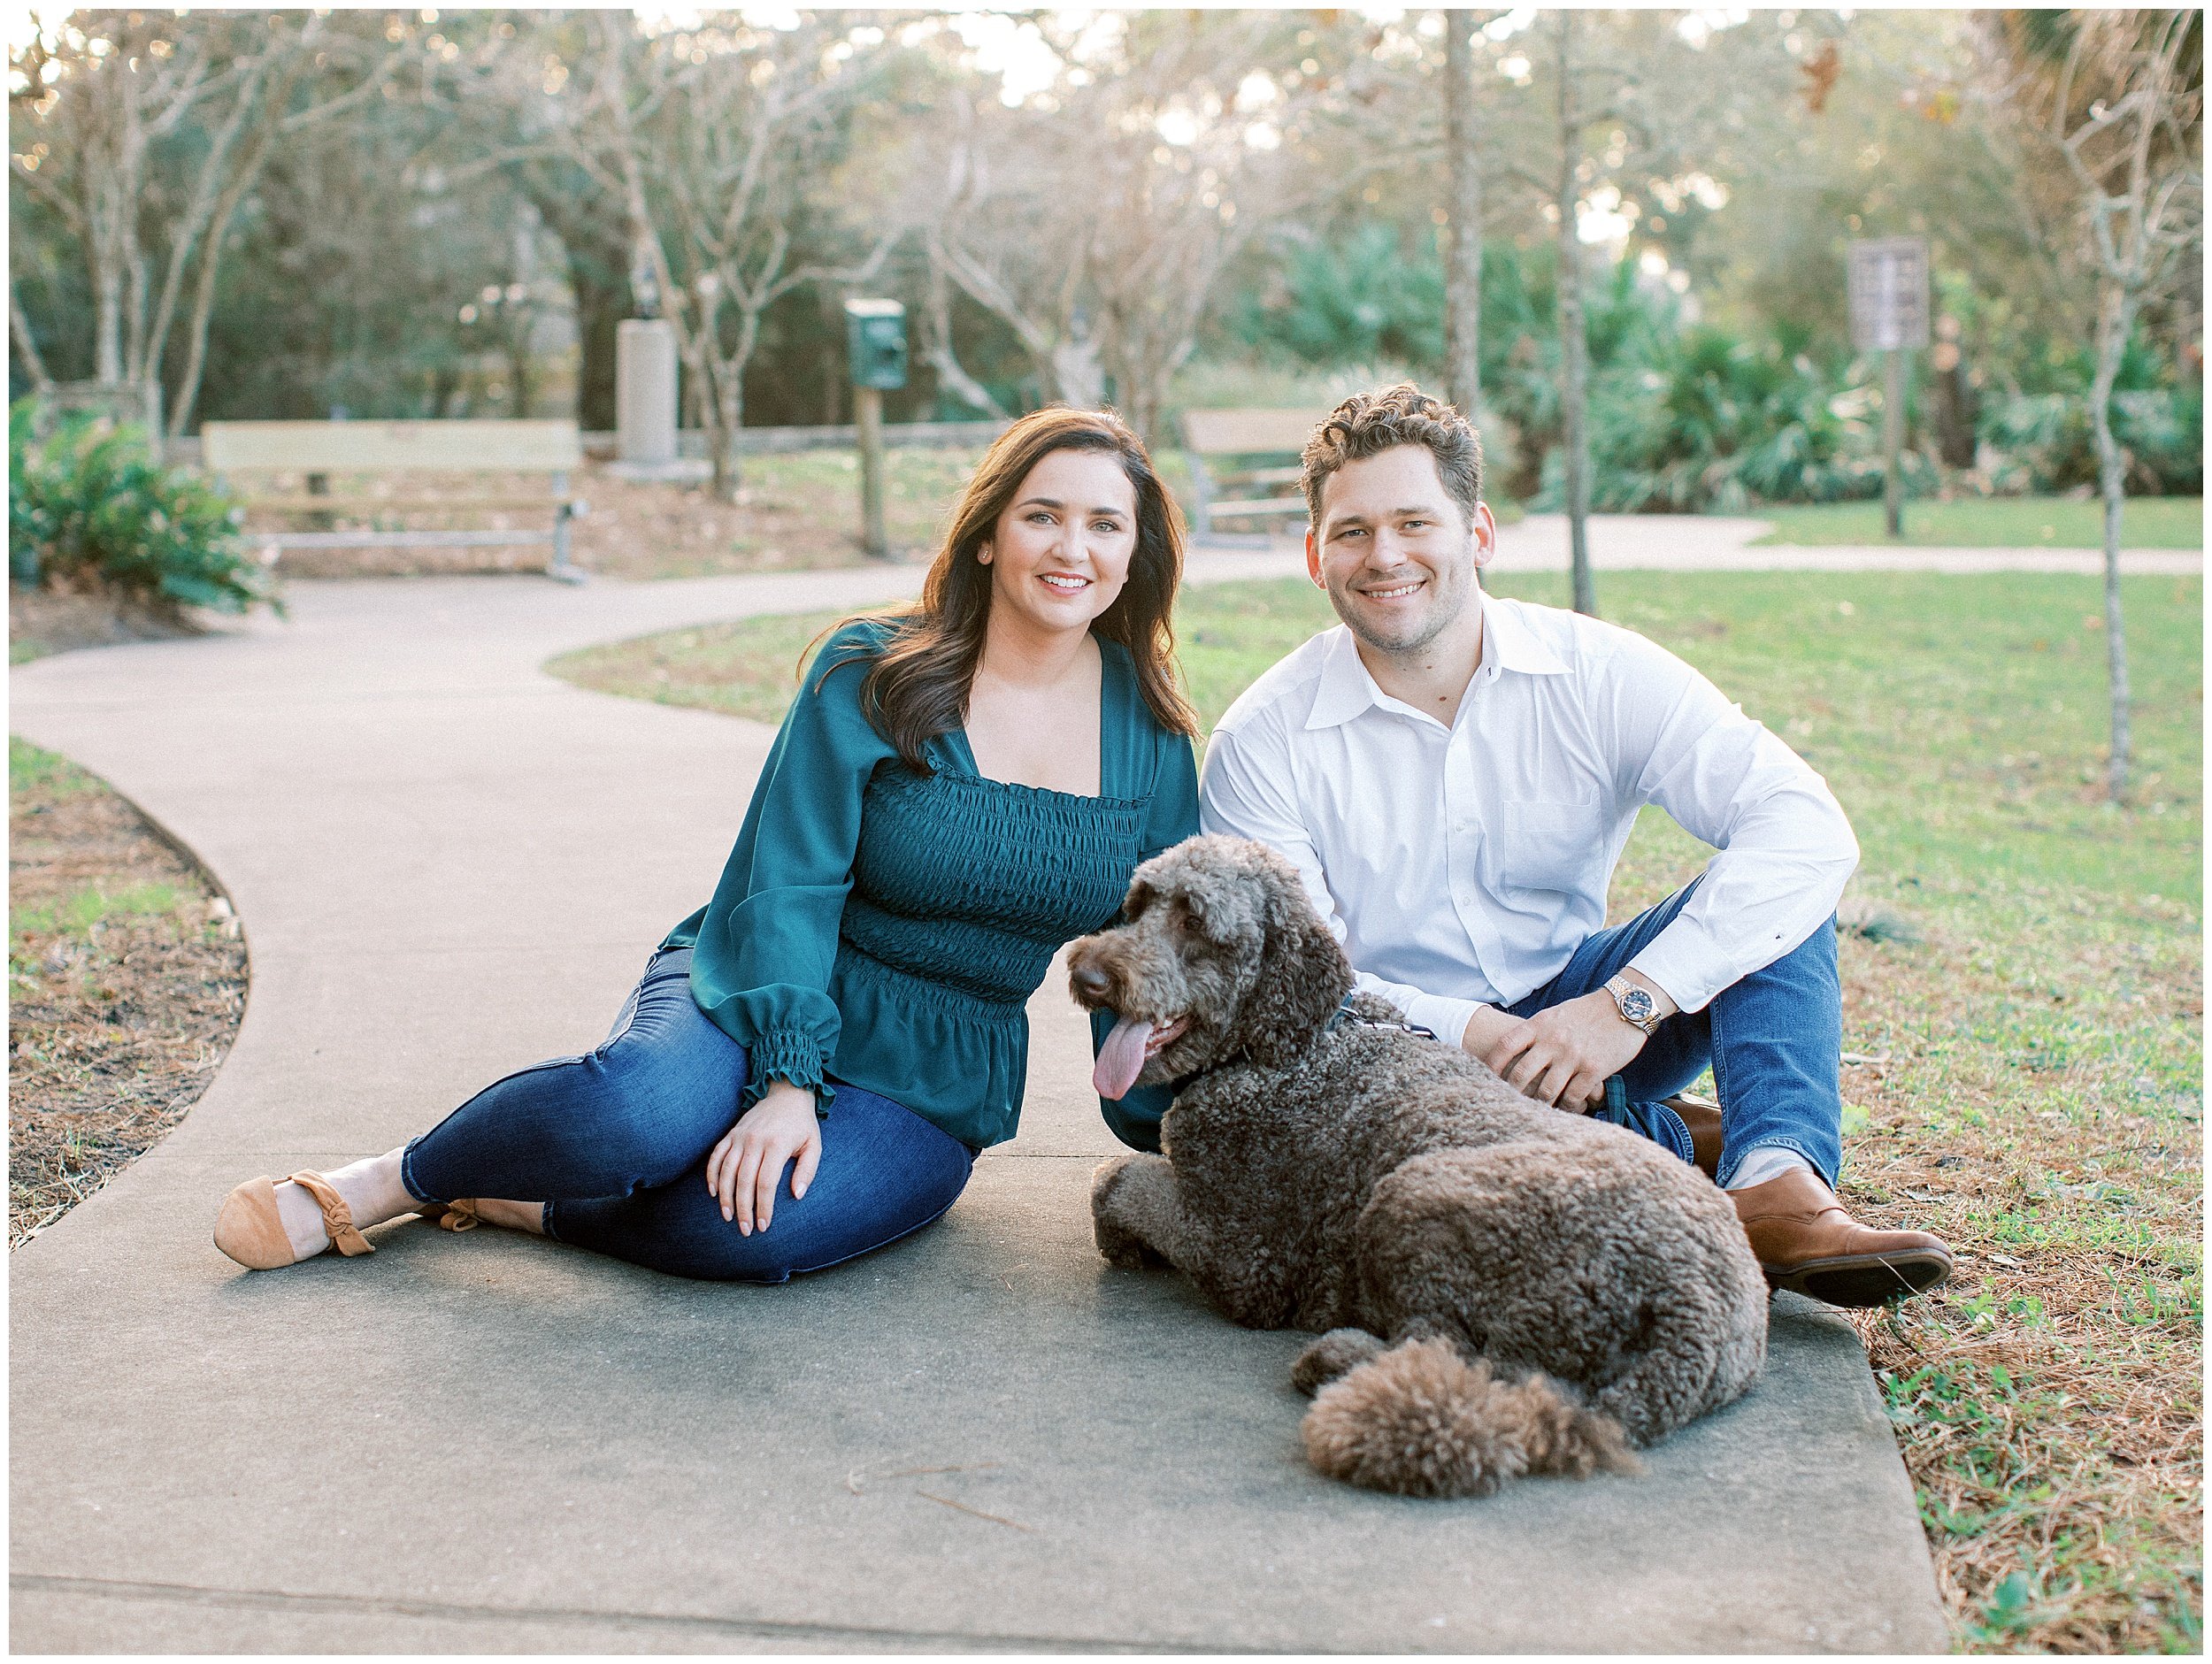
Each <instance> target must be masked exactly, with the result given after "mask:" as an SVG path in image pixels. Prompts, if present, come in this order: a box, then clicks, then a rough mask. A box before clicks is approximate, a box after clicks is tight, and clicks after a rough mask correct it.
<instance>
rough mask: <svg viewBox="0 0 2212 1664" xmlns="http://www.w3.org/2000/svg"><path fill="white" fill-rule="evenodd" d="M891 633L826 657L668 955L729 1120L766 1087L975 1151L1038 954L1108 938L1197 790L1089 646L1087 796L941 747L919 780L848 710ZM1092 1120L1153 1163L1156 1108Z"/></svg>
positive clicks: (848, 641)
mask: <svg viewBox="0 0 2212 1664" xmlns="http://www.w3.org/2000/svg"><path fill="white" fill-rule="evenodd" d="M888 628H889V626H888V625H882V624H877V623H872V622H865V621H864V622H859V623H855V624H849V625H845V626H844V627H843V628H841V630H839V631H838V632H837V633H836V634H834V635H833V636H832V637H831V638H830V639H829V640H828V641H827V642H826V643H825V644H824V646H823V648H822V651H821V654H820V655H819V656H818V657H817V658H816V660H815V661H814V663H813V664H812V665H810V667H809V669H808V671H807V673H806V676H805V679H804V680H803V682H802V684H801V686H800V690H799V694H798V696H797V697H796V698H795V700H794V701H793V702H792V705H791V709H790V710H789V711H788V712H787V714H786V716H785V717H784V721H783V728H782V732H780V733H779V734H778V735H777V736H776V743H775V746H774V748H773V749H772V750H771V751H770V752H769V754H768V761H767V763H766V765H765V766H764V768H763V770H762V771H761V776H760V781H759V784H758V785H757V786H755V787H754V790H753V801H752V804H751V806H750V807H749V809H747V810H746V813H745V823H744V825H743V826H742V828H741V830H740V831H739V832H738V835H737V844H736V847H734V848H733V849H732V850H731V852H730V858H729V862H728V863H727V864H726V866H725V867H724V868H723V870H722V881H721V883H720V884H719V885H718V886H716V888H715V892H714V899H713V900H712V901H710V902H708V903H707V905H706V906H705V907H703V908H702V909H700V910H699V911H698V912H696V913H694V914H693V915H692V916H690V917H689V918H687V919H686V920H685V921H684V922H683V923H682V924H679V925H678V926H677V927H676V928H675V929H674V930H673V931H672V932H670V933H669V936H668V939H667V941H666V943H665V944H664V946H668V947H692V948H693V949H694V950H695V952H694V954H693V957H692V962H691V992H692V995H693V997H694V998H695V999H696V1000H697V1001H698V1002H699V1008H700V1009H701V1010H703V1011H704V1012H705V1013H706V1014H707V1016H709V1017H710V1019H711V1020H712V1021H713V1022H714V1023H715V1024H716V1025H717V1026H718V1027H719V1028H720V1029H721V1030H722V1031H724V1032H725V1033H726V1034H728V1035H729V1036H730V1037H731V1038H732V1039H734V1040H736V1041H737V1042H738V1043H739V1044H740V1045H741V1046H743V1047H746V1048H747V1050H748V1052H749V1054H750V1065H751V1066H750V1069H749V1071H748V1080H747V1084H746V1090H745V1097H744V1100H743V1104H741V1108H744V1107H748V1106H749V1105H750V1104H751V1103H752V1102H753V1101H754V1100H756V1099H757V1098H758V1097H759V1095H760V1093H762V1092H763V1091H764V1089H765V1087H766V1085H767V1084H768V1082H769V1080H770V1079H771V1078H780V1079H783V1080H788V1081H790V1082H792V1083H793V1084H794V1085H801V1086H808V1087H812V1088H814V1089H815V1090H816V1092H817V1094H818V1097H817V1101H818V1103H820V1104H821V1105H823V1106H824V1107H825V1112H826V1113H830V1112H831V1111H829V1110H828V1106H829V1104H830V1103H831V1101H832V1100H833V1097H834V1094H835V1083H836V1082H839V1081H845V1082H849V1083H850V1084H851V1085H856V1086H862V1087H865V1088H866V1089H867V1090H868V1091H870V1092H873V1093H879V1094H880V1095H882V1096H883V1097H886V1098H888V1099H890V1100H892V1101H893V1102H895V1103H900V1104H903V1105H905V1106H906V1108H909V1109H911V1110H912V1111H913V1112H914V1113H915V1114H916V1115H918V1116H922V1117H923V1118H924V1119H926V1120H927V1121H930V1122H932V1123H934V1124H936V1125H937V1126H940V1127H941V1128H943V1129H944V1130H945V1131H947V1132H949V1133H950V1134H951V1135H952V1136H953V1137H954V1138H956V1139H959V1140H960V1141H961V1142H962V1143H964V1144H966V1145H968V1146H972V1147H974V1148H981V1147H982V1146H986V1145H991V1144H998V1143H1002V1142H1003V1141H1004V1140H1005V1139H1010V1138H1012V1137H1013V1136H1014V1131H1015V1124H1016V1123H1017V1121H1018V1118H1019V1116H1020V1115H1021V1102H1022V1087H1023V1083H1024V1080H1025V1077H1026V1073H1027V1070H1028V1060H1029V1021H1028V1017H1027V1015H1026V1013H1025V1011H1024V1009H1023V1007H1024V1004H1025V1001H1027V1000H1028V998H1029V996H1030V995H1031V994H1032V993H1035V992H1036V989H1037V986H1038V985H1039V984H1040V983H1041V982H1042V981H1043V980H1044V977H1045V972H1046V970H1047V969H1048V966H1049V965H1050V963H1051V960H1052V955H1053V953H1054V951H1055V950H1056V949H1057V948H1058V947H1060V946H1061V944H1062V943H1064V942H1066V941H1068V940H1070V939H1072V938H1074V937H1077V936H1080V935H1083V934H1086V933H1087V932H1091V931H1094V930H1098V929H1100V928H1102V926H1104V925H1106V924H1110V923H1111V922H1112V921H1113V920H1114V918H1115V917H1116V916H1117V914H1118V911H1119V909H1120V907H1121V900H1122V896H1123V894H1124V893H1125V891H1126V890H1127V889H1128V886H1129V876H1130V874H1131V872H1132V871H1133V870H1134V869H1135V868H1136V866H1137V864H1138V863H1140V862H1141V861H1145V860H1147V859H1148V858H1150V857H1151V856H1153V855H1157V854H1158V853H1159V852H1160V851H1161V850H1163V849H1165V848H1166V847H1169V846H1170V845H1171V844H1175V843H1179V842H1180V841H1181V840H1183V839H1185V838H1187V837H1189V836H1190V835H1191V834H1192V833H1194V832H1196V831H1197V830H1198V771H1197V766H1196V762H1195V759H1194V755H1193V752H1192V748H1191V743H1190V741H1189V740H1187V738H1185V737H1184V736H1183V735H1181V734H1179V733H1175V732H1171V731H1170V730H1168V729H1166V728H1164V727H1163V726H1161V725H1160V724H1159V723H1158V721H1157V720H1156V719H1155V717H1153V715H1152V712H1151V709H1150V708H1149V707H1148V706H1147V705H1146V703H1145V702H1144V699H1143V696H1142V694H1141V693H1140V691H1139V689H1138V686H1137V677H1136V671H1135V667H1134V666H1133V663H1131V661H1130V657H1129V654H1128V651H1127V649H1126V648H1123V647H1122V646H1120V645H1119V644H1118V643H1117V642H1113V641H1108V640H1103V639H1100V640H1099V642H1098V645H1099V648H1100V651H1101V653H1102V656H1103V660H1104V664H1103V675H1102V679H1101V686H1100V692H1099V713H1098V727H1099V790H1100V795H1098V796H1096V797H1077V796H1073V795H1071V794H1067V793H1064V792H1053V791H1046V790H1043V789H1041V788H1039V787H1036V786H1016V785H1010V784H1008V783H1006V782H1004V781H1000V780H993V779H987V778H984V777H983V776H982V774H981V773H980V772H979V771H978V769H977V768H976V763H975V755H974V753H973V752H972V751H971V750H970V749H969V747H968V738H967V735H966V733H965V732H964V731H961V730H958V729H955V730H953V731H952V732H948V733H943V734H940V735H938V736H937V737H936V738H935V739H933V740H931V741H930V742H929V744H928V746H927V748H926V753H925V755H926V756H927V758H928V761H929V763H930V764H931V765H932V768H933V772H932V773H929V774H926V775H922V774H916V773H915V772H914V771H912V770H910V769H909V768H908V767H907V766H906V765H905V764H904V763H902V762H901V761H900V760H899V756H898V754H897V752H896V751H895V750H894V749H893V748H892V747H891V744H890V742H889V741H888V740H886V739H885V738H884V737H883V736H882V735H881V734H880V733H879V732H877V731H876V729H875V727H874V725H872V724H871V723H870V722H869V720H868V718H867V717H866V716H865V715H864V713H863V712H862V710H861V707H860V685H861V681H862V679H863V678H864V676H865V674H866V672H867V668H868V663H869V661H870V659H871V658H872V656H873V655H874V654H875V653H876V652H877V651H878V650H879V648H880V647H881V644H882V642H883V640H884V639H885V635H886V633H887V630H888ZM824 665H828V666H831V667H833V668H831V669H830V670H829V671H827V673H826V674H825V673H823V671H821V669H820V667H821V666H824ZM1106 1026H1107V1024H1106V1023H1105V1022H1104V1021H1103V1020H1100V1021H1096V1022H1094V1025H1093V1034H1094V1045H1095V1043H1096V1039H1097V1038H1098V1037H1099V1036H1102V1034H1103V1033H1104V1031H1105V1029H1106ZM1101 1107H1102V1110H1103V1111H1104V1114H1105V1116H1106V1119H1107V1122H1108V1124H1109V1125H1110V1126H1111V1127H1112V1128H1113V1130H1114V1131H1115V1132H1116V1133H1117V1134H1118V1136H1119V1137H1121V1138H1122V1139H1123V1140H1124V1141H1125V1142H1128V1143H1132V1144H1135V1145H1138V1146H1140V1147H1143V1148H1157V1147H1158V1127H1159V1121H1160V1117H1161V1116H1162V1115H1163V1114H1164V1113H1165V1111H1166V1108H1167V1094H1166V1093H1165V1092H1164V1091H1163V1090H1160V1089H1157V1088H1150V1089H1148V1088H1139V1089H1137V1090H1135V1091H1133V1092H1132V1093H1130V1094H1129V1096H1128V1097H1127V1098H1125V1099H1120V1100H1113V1101H1108V1102H1102V1106H1101Z"/></svg>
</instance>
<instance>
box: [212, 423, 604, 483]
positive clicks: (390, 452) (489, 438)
mask: <svg viewBox="0 0 2212 1664" xmlns="http://www.w3.org/2000/svg"><path fill="white" fill-rule="evenodd" d="M200 446H201V451H200V454H201V458H202V461H203V463H204V464H205V466H206V467H207V468H208V469H209V470H210V471H211V472H215V473H232V472H286V473H297V472H313V473H373V472H381V471H387V470H392V469H410V470H419V471H421V472H427V473H500V472H524V471H528V472H536V471H539V470H544V471H548V472H560V471H565V470H568V469H572V468H580V467H581V466H582V465H583V459H584V453H583V442H582V440H581V438H580V435H579V434H578V433H577V431H576V424H575V423H574V422H572V421H547V422H524V421H513V422H510V421H434V422H208V423H205V424H204V425H203V426H202V427H201V429H200Z"/></svg>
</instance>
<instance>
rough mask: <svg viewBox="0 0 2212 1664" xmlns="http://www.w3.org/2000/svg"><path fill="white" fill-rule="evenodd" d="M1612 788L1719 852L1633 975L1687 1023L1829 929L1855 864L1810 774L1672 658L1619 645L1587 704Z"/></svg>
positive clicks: (1827, 795) (1825, 795)
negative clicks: (1613, 760) (1601, 723)
mask: <svg viewBox="0 0 2212 1664" xmlns="http://www.w3.org/2000/svg"><path fill="white" fill-rule="evenodd" d="M1595 707H1596V709H1597V711H1598V713H1599V714H1600V715H1601V718H1604V719H1609V721H1610V723H1611V725H1612V726H1613V730H1614V732H1613V734H1612V735H1611V736H1610V739H1611V744H1612V750H1613V755H1615V756H1616V757H1617V758H1618V759H1619V760H1620V762H1621V766H1622V771H1623V778H1622V781H1621V784H1622V786H1623V787H1624V791H1625V794H1627V795H1628V796H1629V797H1630V798H1631V799H1632V801H1643V802H1652V803H1656V804H1658V805H1659V807H1660V808H1662V809H1665V810H1666V811H1667V813H1668V814H1670V815H1671V816H1672V817H1674V818H1675V820H1676V821H1677V822H1678V824H1680V825H1681V826H1682V828H1683V830H1684V831H1686V832H1689V833H1690V834H1691V835H1692V836H1693V837H1696V838H1701V839H1702V840H1705V841H1706V842H1707V843H1709V844H1710V845H1712V846H1713V847H1714V848H1715V850H1716V851H1717V854H1716V855H1714V856H1713V858H1712V860H1711V861H1710V862H1709V863H1708V864H1707V866H1706V869H1705V876H1704V878H1703V880H1702V881H1701V883H1700V884H1699V885H1698V886H1697V890H1696V892H1695V893H1694V894H1693V895H1692V896H1691V897H1690V899H1689V901H1687V902H1686V903H1685V904H1684V906H1683V909H1682V910H1681V912H1679V913H1678V914H1677V915H1676V916H1675V917H1674V919H1673V921H1672V922H1671V924H1668V926H1667V927H1666V928H1665V929H1664V930H1663V931H1661V932H1659V934H1658V935H1657V936H1656V937H1655V938H1654V939H1653V940H1652V941H1651V942H1650V944H1649V945H1648V946H1647V947H1645V948H1644V950H1643V951H1642V952H1641V953H1640V954H1638V955H1636V957H1635V958H1634V959H1632V960H1631V961H1630V964H1631V965H1632V967H1633V968H1634V969H1635V970H1637V971H1639V972H1640V973H1641V974H1642V975H1644V976H1645V977H1647V978H1650V979H1651V981H1653V982H1654V983H1655V984H1657V985H1659V986H1660V987H1662V988H1663V989H1665V990H1666V991H1667V993H1668V994H1669V995H1670V996H1671V998H1672V999H1673V1001H1674V1002H1675V1003H1676V1004H1677V1005H1678V1006H1680V1007H1681V1008H1683V1009H1684V1010H1685V1011H1699V1010H1702V1009H1703V1008H1705V1007H1706V1006H1707V1005H1708V1004H1709V1003H1710V1002H1711V1001H1712V998H1713V996H1714V995H1715V994H1717V993H1720V991H1721V990H1722V989H1724V988H1726V987H1730V986H1732V985H1734V984H1735V983H1737V982H1740V981H1741V980H1742V979H1743V978H1746V977H1747V976H1749V975H1750V974H1751V973H1752V972H1754V971H1755V970H1763V969H1765V968H1766V967H1767V966H1768V965H1770V964H1772V963H1773V962H1775V961H1776V960H1778V959H1779V958H1781V957H1782V955H1785V954H1787V953H1789V952H1790V951H1792V950H1793V948H1795V947H1798V946H1799V945H1800V944H1801V943H1802V942H1804V941H1805V940H1806V939H1807V938H1809V937H1810V936H1811V935H1812V933H1813V932H1815V931H1816V930H1817V929H1819V928H1820V926H1821V925H1822V924H1824V923H1826V921H1827V920H1828V918H1829V917H1830V916H1832V914H1833V913H1834V912H1835V910H1836V903H1837V901H1839V900H1840V899H1841V898H1842V895H1843V887H1844V885H1845V884H1846V883H1847V881H1848V880H1849V878H1850V877H1851V874H1852V872H1853V870H1855V868H1856V867H1857V865H1858V861H1859V846H1858V840H1856V839H1855V837H1853V835H1852V832H1851V823H1850V822H1849V821H1848V820H1847V818H1846V817H1845V816H1844V812H1843V809H1842V806H1841V805H1840V804H1839V803H1838V802H1837V801H1836V798H1835V794H1833V793H1832V792H1831V791H1830V790H1829V789H1828V783H1827V782H1826V781H1825V780H1824V779H1822V778H1821V777H1820V776H1819V775H1818V774H1817V773H1816V772H1815V771H1814V770H1813V768H1812V765H1811V764H1809V763H1807V762H1806V761H1805V760H1804V759H1803V758H1802V757H1801V756H1799V755H1797V754H1796V753H1795V752H1793V751H1792V750H1791V749H1790V748H1789V747H1788V746H1786V745H1785V744H1784V743H1783V742H1782V741H1781V740H1779V739H1778V738H1776V737H1775V736H1774V735H1773V734H1772V733H1770V732H1768V731H1767V729H1766V727H1765V725H1763V724H1762V723H1759V722H1757V721H1755V719H1753V718H1752V717H1747V716H1746V715H1745V714H1744V712H1743V709H1742V707H1740V706H1739V705H1736V704H1734V703H1732V702H1731V701H1729V700H1728V699H1727V697H1726V696H1725V695H1724V694H1722V693H1721V691H1720V690H1719V689H1718V688H1717V687H1716V686H1713V684H1712V683H1711V682H1709V681H1708V680H1707V679H1705V678H1704V677H1703V676H1701V674H1699V673H1698V671H1695V670H1694V669H1693V668H1692V667H1691V666H1689V665H1688V664H1686V663H1683V661H1681V660H1680V659H1678V658H1677V657H1675V656H1674V655H1672V654H1671V653H1669V652H1667V651H1666V650H1665V649H1664V648H1660V647H1657V646H1655V644H1653V643H1651V642H1648V641H1646V640H1643V639H1642V638H1640V637H1638V636H1633V635H1629V634H1627V633H1622V635H1621V637H1620V640H1619V642H1618V645H1617V648H1616V651H1615V653H1614V655H1613V656H1612V659H1611V662H1610V663H1609V664H1608V665H1607V667H1606V671H1605V696H1604V697H1602V698H1601V699H1599V700H1598V701H1596V702H1595Z"/></svg>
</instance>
